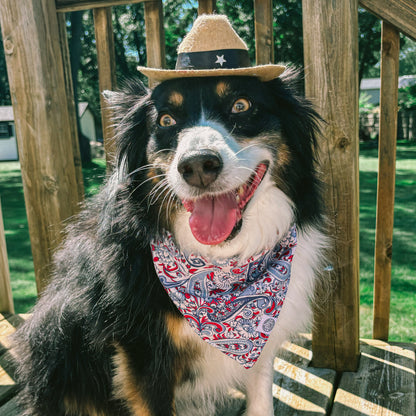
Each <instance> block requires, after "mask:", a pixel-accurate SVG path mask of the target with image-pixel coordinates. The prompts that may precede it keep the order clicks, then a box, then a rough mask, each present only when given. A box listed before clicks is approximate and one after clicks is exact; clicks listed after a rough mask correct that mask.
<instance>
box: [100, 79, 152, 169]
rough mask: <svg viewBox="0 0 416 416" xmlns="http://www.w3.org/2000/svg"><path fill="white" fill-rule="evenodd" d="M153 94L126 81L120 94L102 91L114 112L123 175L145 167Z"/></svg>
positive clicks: (118, 166)
mask: <svg viewBox="0 0 416 416" xmlns="http://www.w3.org/2000/svg"><path fill="white" fill-rule="evenodd" d="M150 94H151V91H150V90H149V89H148V88H147V87H145V86H144V84H143V83H142V82H141V81H139V80H129V81H126V82H125V84H124V87H123V88H122V89H121V90H120V91H108V90H106V91H103V96H104V98H105V100H106V101H107V104H108V106H109V108H110V110H111V113H112V122H113V126H114V130H115V136H114V140H115V141H116V149H117V154H116V167H117V169H118V170H119V172H120V174H121V175H122V176H125V175H129V177H130V175H131V174H132V172H134V171H136V170H137V169H138V168H140V167H141V166H143V165H144V164H146V146H147V142H148V138H149V134H148V129H147V121H146V120H147V116H148V113H149V110H150V108H151V101H150Z"/></svg>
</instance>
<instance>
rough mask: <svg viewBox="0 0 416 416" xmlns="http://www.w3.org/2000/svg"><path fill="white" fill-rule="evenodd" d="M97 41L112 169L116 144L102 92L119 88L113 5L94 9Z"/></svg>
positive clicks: (108, 158)
mask: <svg viewBox="0 0 416 416" xmlns="http://www.w3.org/2000/svg"><path fill="white" fill-rule="evenodd" d="M93 14H94V28H95V41H96V44H97V63H98V82H99V88H100V93H101V94H100V103H101V122H102V126H103V136H104V150H105V157H106V162H107V170H108V171H111V170H112V168H113V166H114V163H115V154H116V145H115V141H114V129H113V127H112V122H111V110H110V109H109V108H108V106H107V103H106V101H105V99H104V96H103V94H102V92H103V91H104V90H110V91H114V90H115V89H116V88H117V77H116V60H115V49H114V35H113V23H112V12H111V7H102V8H98V9H94V12H93Z"/></svg>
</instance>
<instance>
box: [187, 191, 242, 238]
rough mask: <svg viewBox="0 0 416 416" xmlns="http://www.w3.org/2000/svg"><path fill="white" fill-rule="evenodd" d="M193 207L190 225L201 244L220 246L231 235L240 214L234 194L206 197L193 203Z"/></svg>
mask: <svg viewBox="0 0 416 416" xmlns="http://www.w3.org/2000/svg"><path fill="white" fill-rule="evenodd" d="M191 205H192V208H191V209H189V210H190V211H191V213H192V214H191V217H190V218H189V225H190V227H191V231H192V234H193V235H194V237H195V238H196V239H197V240H198V241H199V242H200V243H202V244H209V245H213V244H219V243H221V242H222V241H224V240H225V239H226V238H227V237H228V236H229V235H230V234H231V231H232V230H233V228H234V226H235V224H236V222H237V220H238V213H239V209H238V206H237V202H236V200H235V195H234V194H233V193H228V194H223V195H219V196H216V197H211V196H206V197H203V198H200V199H197V200H196V201H193V202H192V204H191ZM185 206H186V205H185Z"/></svg>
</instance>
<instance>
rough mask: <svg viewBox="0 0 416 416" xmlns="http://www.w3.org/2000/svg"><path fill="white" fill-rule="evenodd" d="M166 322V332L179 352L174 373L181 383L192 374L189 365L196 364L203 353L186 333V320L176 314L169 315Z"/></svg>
mask: <svg viewBox="0 0 416 416" xmlns="http://www.w3.org/2000/svg"><path fill="white" fill-rule="evenodd" d="M165 320H166V330H167V332H168V334H169V336H170V339H171V340H172V343H173V345H174V346H175V347H176V348H177V350H178V351H177V358H176V360H175V366H174V372H175V379H176V381H177V382H180V381H181V380H183V379H184V378H186V376H187V375H189V374H190V366H189V363H192V362H194V361H195V360H196V357H197V356H198V355H200V353H201V352H200V350H199V348H198V346H197V345H196V344H195V342H192V341H191V340H190V339H189V338H188V337H187V336H186V334H185V333H184V332H185V331H184V318H181V317H180V316H177V315H174V314H167V315H166V317H165ZM185 325H187V323H185Z"/></svg>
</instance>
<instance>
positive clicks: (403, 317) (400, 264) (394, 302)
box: [360, 143, 416, 342]
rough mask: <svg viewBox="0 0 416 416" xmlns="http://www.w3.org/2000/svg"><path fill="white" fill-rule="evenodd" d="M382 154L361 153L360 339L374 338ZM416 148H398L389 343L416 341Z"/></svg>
mask: <svg viewBox="0 0 416 416" xmlns="http://www.w3.org/2000/svg"><path fill="white" fill-rule="evenodd" d="M377 170H378V160H377V149H361V151H360V303H361V308H360V320H361V325H360V326H361V328H360V335H361V337H364V338H371V336H372V308H373V282H374V244H375V223H376V214H375V206H376V198H377ZM415 219H416V144H415V143H412V144H410V143H399V145H398V147H397V162H396V191H395V207H394V231H393V258H392V280H391V282H392V283H391V306H390V339H391V340H393V341H402V342H406V341H411V342H415V340H416V324H415V321H416V320H415V318H416V295H415V294H416V221H415Z"/></svg>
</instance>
